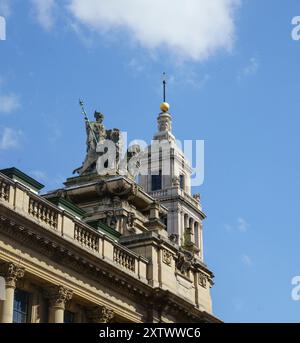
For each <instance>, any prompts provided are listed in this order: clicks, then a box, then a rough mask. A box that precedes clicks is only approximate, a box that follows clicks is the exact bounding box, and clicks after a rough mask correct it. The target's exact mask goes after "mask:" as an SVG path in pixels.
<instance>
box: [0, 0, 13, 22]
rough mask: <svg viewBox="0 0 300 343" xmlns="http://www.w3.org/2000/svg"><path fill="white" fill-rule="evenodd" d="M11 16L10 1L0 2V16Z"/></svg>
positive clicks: (2, 0)
mask: <svg viewBox="0 0 300 343" xmlns="http://www.w3.org/2000/svg"><path fill="white" fill-rule="evenodd" d="M10 14H11V0H1V1H0V15H1V16H3V17H5V18H7V17H9V16H10Z"/></svg>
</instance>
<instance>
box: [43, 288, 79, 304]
mask: <svg viewBox="0 0 300 343" xmlns="http://www.w3.org/2000/svg"><path fill="white" fill-rule="evenodd" d="M45 296H46V297H47V298H48V299H49V302H50V306H55V307H61V308H65V305H66V303H67V302H68V301H70V300H71V299H72V296H73V291H72V290H70V289H68V288H65V287H63V286H51V287H48V288H47V290H46V291H45Z"/></svg>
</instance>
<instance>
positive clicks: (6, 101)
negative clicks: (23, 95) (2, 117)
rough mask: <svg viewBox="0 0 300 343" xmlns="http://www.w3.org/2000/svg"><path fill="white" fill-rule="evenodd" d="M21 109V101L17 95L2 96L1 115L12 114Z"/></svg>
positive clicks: (0, 102) (0, 99)
mask: <svg viewBox="0 0 300 343" xmlns="http://www.w3.org/2000/svg"><path fill="white" fill-rule="evenodd" d="M20 107H21V104H20V99H19V97H18V96H17V95H16V94H13V93H11V94H4V95H0V113H6V114H7V113H11V112H13V111H15V110H17V109H19V108H20Z"/></svg>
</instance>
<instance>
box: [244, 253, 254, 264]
mask: <svg viewBox="0 0 300 343" xmlns="http://www.w3.org/2000/svg"><path fill="white" fill-rule="evenodd" d="M241 260H242V263H243V264H244V265H245V266H247V267H251V266H252V265H253V261H252V258H251V257H250V256H249V255H246V254H244V255H242V257H241Z"/></svg>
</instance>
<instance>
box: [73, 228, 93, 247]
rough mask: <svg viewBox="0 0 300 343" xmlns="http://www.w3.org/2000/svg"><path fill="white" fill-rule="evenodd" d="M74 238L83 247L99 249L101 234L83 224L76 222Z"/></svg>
mask: <svg viewBox="0 0 300 343" xmlns="http://www.w3.org/2000/svg"><path fill="white" fill-rule="evenodd" d="M74 239H75V241H78V242H79V243H80V244H81V245H82V246H83V247H86V248H88V249H91V250H93V251H99V236H98V235H96V234H95V233H93V232H92V230H89V229H87V228H85V227H83V226H81V225H78V224H76V225H75V230H74Z"/></svg>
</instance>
